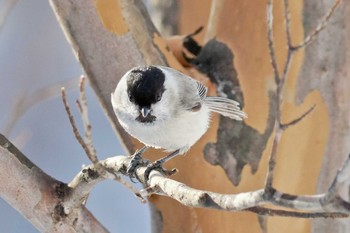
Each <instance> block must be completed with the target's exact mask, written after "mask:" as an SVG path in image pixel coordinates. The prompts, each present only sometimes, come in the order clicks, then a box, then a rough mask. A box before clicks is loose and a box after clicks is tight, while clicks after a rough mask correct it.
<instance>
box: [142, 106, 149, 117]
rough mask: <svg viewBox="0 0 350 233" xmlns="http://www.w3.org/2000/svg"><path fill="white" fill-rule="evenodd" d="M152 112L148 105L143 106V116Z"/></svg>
mask: <svg viewBox="0 0 350 233" xmlns="http://www.w3.org/2000/svg"><path fill="white" fill-rule="evenodd" d="M150 112H151V109H150V108H148V107H142V108H141V114H142V116H143V118H146V117H147V116H148V114H149V113H150Z"/></svg>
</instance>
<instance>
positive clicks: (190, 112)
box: [111, 65, 247, 181]
mask: <svg viewBox="0 0 350 233" xmlns="http://www.w3.org/2000/svg"><path fill="white" fill-rule="evenodd" d="M207 90H208V89H207V87H205V86H204V85H203V84H202V83H200V82H198V81H196V80H194V79H192V78H191V77H189V76H187V75H185V74H183V73H181V72H179V71H177V70H175V69H172V68H169V67H164V66H156V65H148V66H140V67H135V68H132V69H131V70H129V71H128V72H127V73H126V74H125V75H124V76H123V77H122V78H121V80H120V81H119V83H118V85H117V87H116V89H115V91H114V93H112V94H111V102H112V106H113V109H114V112H115V114H116V116H117V118H118V120H119V123H120V124H121V126H122V127H123V128H124V129H125V130H126V132H128V133H129V134H130V135H131V136H133V137H134V138H136V139H138V140H139V141H141V142H142V143H143V144H145V146H144V147H143V148H142V149H140V150H139V151H137V152H136V153H135V154H134V155H133V158H132V160H131V162H130V164H129V167H128V171H127V172H128V173H129V174H133V172H134V171H135V169H136V167H137V166H138V163H139V161H140V160H141V155H142V153H144V152H145V151H146V149H147V148H149V147H154V148H156V149H164V150H165V151H166V152H172V153H171V154H169V155H168V156H166V157H164V158H162V159H159V160H157V161H155V162H153V163H151V164H150V165H148V168H147V169H146V172H145V180H146V181H147V180H148V176H149V173H150V171H151V170H153V169H154V168H161V169H163V168H162V165H163V163H165V162H166V161H168V160H170V159H172V158H173V157H175V156H177V155H180V154H184V153H185V152H187V151H188V150H189V149H190V148H191V146H192V145H194V144H195V143H196V142H197V141H198V140H199V139H200V138H201V137H202V136H203V134H204V133H205V132H206V131H207V129H208V127H209V123H210V115H211V112H217V113H220V114H221V115H223V116H226V117H229V118H232V119H235V120H243V119H244V118H246V117H247V115H246V114H245V113H244V112H243V111H241V110H240V108H239V103H238V102H236V101H234V100H231V99H228V98H224V97H214V96H207ZM163 171H165V170H164V169H163Z"/></svg>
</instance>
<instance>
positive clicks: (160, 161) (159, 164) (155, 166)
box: [145, 150, 180, 183]
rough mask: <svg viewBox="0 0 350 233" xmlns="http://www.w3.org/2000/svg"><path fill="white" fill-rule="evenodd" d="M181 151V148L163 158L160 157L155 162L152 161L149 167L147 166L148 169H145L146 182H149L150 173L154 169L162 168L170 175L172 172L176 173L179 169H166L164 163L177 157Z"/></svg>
mask: <svg viewBox="0 0 350 233" xmlns="http://www.w3.org/2000/svg"><path fill="white" fill-rule="evenodd" d="M179 152H180V150H176V151H174V152H172V153H171V154H169V155H167V156H165V157H163V158H161V159H158V160H156V161H154V162H153V163H150V164H149V165H148V166H147V168H146V171H145V182H146V183H147V182H148V179H149V174H150V173H151V171H152V170H153V169H160V170H161V171H162V172H163V173H165V174H166V175H168V176H170V175H172V174H174V173H175V172H176V171H177V170H176V169H173V170H170V171H169V170H166V169H164V168H163V164H164V163H165V162H167V161H169V160H171V159H172V158H174V157H176V156H178V155H179Z"/></svg>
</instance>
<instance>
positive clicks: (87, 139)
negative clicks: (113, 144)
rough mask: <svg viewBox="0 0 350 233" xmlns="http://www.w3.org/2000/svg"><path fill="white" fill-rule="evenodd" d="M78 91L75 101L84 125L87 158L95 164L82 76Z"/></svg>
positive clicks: (95, 157) (94, 151)
mask: <svg viewBox="0 0 350 233" xmlns="http://www.w3.org/2000/svg"><path fill="white" fill-rule="evenodd" d="M79 90H80V101H77V103H79V104H78V106H80V107H79V109H80V112H81V118H82V121H83V125H84V131H85V140H84V142H85V144H86V146H87V147H88V149H89V153H88V154H87V156H88V157H89V159H90V161H91V162H92V163H94V164H95V163H97V162H98V158H97V155H96V150H95V147H94V145H93V143H92V134H91V124H90V121H89V115H88V106H87V100H86V95H85V77H84V76H81V77H80V82H79Z"/></svg>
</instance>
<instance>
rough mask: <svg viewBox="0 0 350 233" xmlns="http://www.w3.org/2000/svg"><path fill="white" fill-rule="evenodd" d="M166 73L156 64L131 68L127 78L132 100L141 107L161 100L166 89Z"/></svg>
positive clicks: (128, 91) (129, 95) (128, 90)
mask: <svg viewBox="0 0 350 233" xmlns="http://www.w3.org/2000/svg"><path fill="white" fill-rule="evenodd" d="M164 81H165V75H164V73H163V71H162V70H160V69H159V68H157V67H155V66H142V67H137V68H134V69H133V70H131V72H130V74H129V77H128V79H127V93H128V97H129V99H130V101H131V102H133V103H134V104H136V105H137V106H138V107H139V108H140V109H141V108H143V107H150V106H151V104H154V103H156V102H158V101H160V100H161V98H162V94H163V92H164V91H165V87H164Z"/></svg>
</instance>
